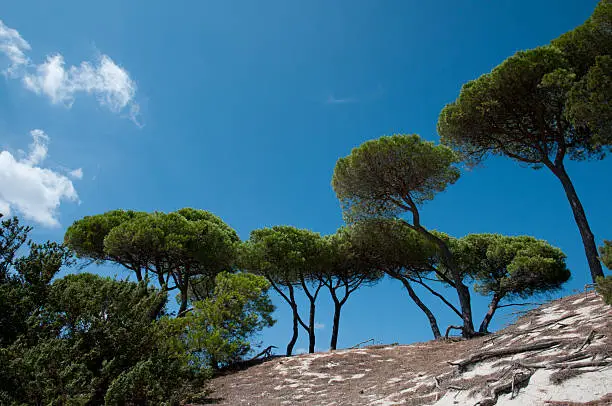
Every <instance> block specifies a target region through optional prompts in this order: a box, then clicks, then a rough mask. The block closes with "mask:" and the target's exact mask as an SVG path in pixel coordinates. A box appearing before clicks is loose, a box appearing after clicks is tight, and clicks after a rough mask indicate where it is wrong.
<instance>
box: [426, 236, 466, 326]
mask: <svg viewBox="0 0 612 406" xmlns="http://www.w3.org/2000/svg"><path fill="white" fill-rule="evenodd" d="M416 228H417V231H419V232H420V233H421V234H423V235H424V236H425V237H426V238H428V239H429V240H430V241H432V242H433V243H434V244H436V245H437V246H438V248H439V249H440V251H441V254H442V257H443V259H444V265H445V266H446V267H448V269H449V270H450V271H451V274H452V277H453V282H454V283H455V290H456V291H457V296H458V297H459V305H460V307H461V318H462V320H463V336H464V337H466V338H470V337H473V336H474V322H473V320H472V303H471V299H470V290H469V288H468V287H467V286H466V285H465V284H464V283H463V278H462V275H461V273H460V272H459V270H457V268H456V267H455V262H454V261H453V254H452V253H451V251H450V249H449V248H448V246H447V245H446V242H444V241H443V240H442V239H440V238H438V237H436V236H435V235H433V234H431V233H430V232H429V231H427V230H426V229H425V228H423V227H421V226H417V227H416Z"/></svg>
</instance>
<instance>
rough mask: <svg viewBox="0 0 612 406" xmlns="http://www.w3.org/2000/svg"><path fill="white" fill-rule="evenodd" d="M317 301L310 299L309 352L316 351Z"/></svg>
mask: <svg viewBox="0 0 612 406" xmlns="http://www.w3.org/2000/svg"><path fill="white" fill-rule="evenodd" d="M315 310H316V308H315V302H314V300H310V314H309V317H308V352H309V353H311V354H312V353H313V352H315V341H316V337H315Z"/></svg>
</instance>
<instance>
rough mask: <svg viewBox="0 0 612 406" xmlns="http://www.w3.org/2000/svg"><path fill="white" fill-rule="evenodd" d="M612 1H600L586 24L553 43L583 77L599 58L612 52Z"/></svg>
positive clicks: (573, 68)
mask: <svg viewBox="0 0 612 406" xmlns="http://www.w3.org/2000/svg"><path fill="white" fill-rule="evenodd" d="M610 27H612V1H610V0H600V2H599V4H598V5H597V7H596V8H595V11H593V14H592V15H591V16H590V17H589V19H587V21H585V22H584V24H582V25H580V26H578V27H576V28H574V29H573V30H571V31H568V32H566V33H565V34H563V35H561V36H560V37H559V38H557V39H555V40H553V41H552V45H554V46H555V47H557V48H559V49H561V50H562V51H563V54H564V55H565V57H566V58H567V60H568V61H569V63H570V66H571V67H572V70H573V71H574V72H576V74H578V75H579V77H582V76H584V75H586V74H587V72H588V71H589V70H590V69H591V67H592V66H593V65H594V64H595V60H596V59H597V57H598V56H601V55H609V54H610V52H611V51H610V50H612V30H611V29H610Z"/></svg>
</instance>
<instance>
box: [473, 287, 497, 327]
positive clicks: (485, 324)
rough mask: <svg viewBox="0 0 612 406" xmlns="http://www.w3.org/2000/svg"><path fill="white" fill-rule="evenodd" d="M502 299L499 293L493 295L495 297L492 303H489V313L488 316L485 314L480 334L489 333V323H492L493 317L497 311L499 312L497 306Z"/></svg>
mask: <svg viewBox="0 0 612 406" xmlns="http://www.w3.org/2000/svg"><path fill="white" fill-rule="evenodd" d="M501 299H502V297H501V296H499V295H498V294H497V293H494V294H493V297H492V298H491V303H489V310H488V311H487V314H485V316H484V318H483V319H482V323H480V328H479V329H478V332H479V333H487V332H488V329H489V323H491V319H492V318H493V315H494V314H495V311H496V310H497V305H499V301H500V300H501Z"/></svg>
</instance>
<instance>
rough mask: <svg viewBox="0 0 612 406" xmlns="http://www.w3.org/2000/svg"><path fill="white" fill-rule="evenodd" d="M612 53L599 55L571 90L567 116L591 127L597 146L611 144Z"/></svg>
mask: <svg viewBox="0 0 612 406" xmlns="http://www.w3.org/2000/svg"><path fill="white" fill-rule="evenodd" d="M611 104H612V56H610V55H604V56H598V57H597V58H596V60H595V64H594V65H593V66H592V67H591V68H590V69H589V71H588V72H587V74H586V75H585V76H584V77H583V78H582V79H581V80H580V81H579V82H578V83H576V85H575V86H574V87H573V88H572V89H571V90H570V92H569V94H568V99H567V106H568V108H567V112H566V114H567V117H568V118H569V120H570V121H571V122H572V123H573V124H574V125H575V126H577V127H579V128H582V129H586V128H589V129H591V131H592V132H593V142H594V143H595V144H596V145H607V146H610V145H612V109H611V108H610V105H611Z"/></svg>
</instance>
